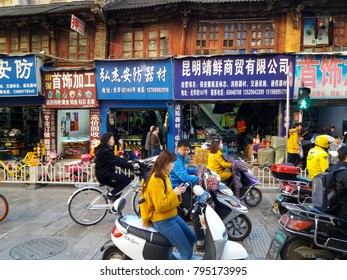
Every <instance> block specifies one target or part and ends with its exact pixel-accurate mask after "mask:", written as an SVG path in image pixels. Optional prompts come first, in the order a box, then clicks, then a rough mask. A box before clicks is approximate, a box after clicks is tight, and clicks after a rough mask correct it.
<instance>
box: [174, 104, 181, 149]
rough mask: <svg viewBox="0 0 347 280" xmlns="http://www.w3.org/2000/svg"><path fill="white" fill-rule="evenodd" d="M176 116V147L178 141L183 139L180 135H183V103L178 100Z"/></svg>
mask: <svg viewBox="0 0 347 280" xmlns="http://www.w3.org/2000/svg"><path fill="white" fill-rule="evenodd" d="M174 118H175V119H174V135H175V149H176V148H177V143H178V141H179V140H181V136H180V135H182V105H181V104H179V103H177V102H176V104H175V112H174Z"/></svg>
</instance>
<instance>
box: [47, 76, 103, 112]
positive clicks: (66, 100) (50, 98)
mask: <svg viewBox="0 0 347 280" xmlns="http://www.w3.org/2000/svg"><path fill="white" fill-rule="evenodd" d="M44 93H45V100H46V108H60V109H61V108H69V109H70V108H71V107H74V108H96V107H98V106H99V104H98V102H97V100H96V90H95V73H94V71H87V70H78V71H77V70H76V71H60V70H59V71H47V72H45V73H44Z"/></svg>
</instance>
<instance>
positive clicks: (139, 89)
mask: <svg viewBox="0 0 347 280" xmlns="http://www.w3.org/2000/svg"><path fill="white" fill-rule="evenodd" d="M96 88H97V99H98V101H99V104H100V118H101V123H100V133H101V134H103V133H104V132H106V131H108V132H112V133H114V134H115V136H116V139H117V143H116V144H117V147H116V148H117V150H120V149H121V150H123V152H125V156H126V157H128V158H133V157H139V156H140V155H142V157H144V156H145V154H144V140H145V136H146V134H147V132H148V131H149V128H150V127H151V126H152V125H154V126H158V127H159V130H160V134H159V137H160V140H161V143H162V145H163V146H164V147H166V148H168V149H171V150H173V149H174V145H173V142H174V133H173V131H174V125H173V124H174V102H173V98H172V97H173V91H172V60H169V59H166V60H131V61H130V60H104V61H96ZM119 139H122V141H121V144H122V145H120V143H119V142H118V140H119Z"/></svg>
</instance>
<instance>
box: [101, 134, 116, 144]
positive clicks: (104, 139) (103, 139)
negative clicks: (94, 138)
mask: <svg viewBox="0 0 347 280" xmlns="http://www.w3.org/2000/svg"><path fill="white" fill-rule="evenodd" d="M111 137H113V133H112V132H105V133H104V134H103V135H102V136H101V138H100V143H101V144H104V145H108V141H109V140H110V139H111Z"/></svg>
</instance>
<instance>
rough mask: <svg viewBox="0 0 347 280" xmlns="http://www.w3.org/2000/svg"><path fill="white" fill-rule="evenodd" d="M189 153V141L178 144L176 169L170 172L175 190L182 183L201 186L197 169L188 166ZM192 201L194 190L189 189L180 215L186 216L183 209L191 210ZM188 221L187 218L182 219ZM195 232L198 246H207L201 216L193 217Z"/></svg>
mask: <svg viewBox="0 0 347 280" xmlns="http://www.w3.org/2000/svg"><path fill="white" fill-rule="evenodd" d="M189 151H190V143H189V141H188V140H185V139H183V140H180V141H178V143H177V149H176V152H175V153H176V155H177V159H176V161H175V162H174V167H173V169H172V170H171V172H170V179H171V184H172V188H175V187H177V186H179V185H181V184H182V183H188V182H189V183H191V184H192V185H193V186H194V185H197V184H199V177H198V176H196V175H194V173H195V170H196V168H195V167H188V166H187V165H186V164H187V163H188V161H189V157H188V156H189ZM192 203H193V201H192V190H191V189H190V188H189V189H187V191H185V192H184V193H183V195H182V203H181V205H180V208H181V209H179V211H178V212H179V214H180V215H181V216H182V215H184V213H183V211H181V210H182V209H187V210H189V209H190V208H191V205H192ZM182 218H183V219H185V220H187V217H182ZM192 220H193V225H194V231H195V234H196V239H197V242H196V245H197V247H198V248H202V247H203V246H204V244H205V234H204V232H203V230H202V228H201V225H200V221H199V216H198V215H193V217H192Z"/></svg>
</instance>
